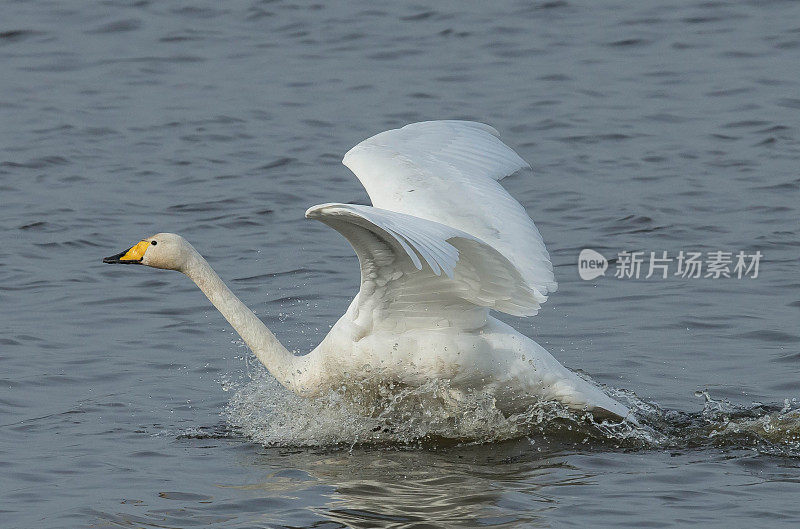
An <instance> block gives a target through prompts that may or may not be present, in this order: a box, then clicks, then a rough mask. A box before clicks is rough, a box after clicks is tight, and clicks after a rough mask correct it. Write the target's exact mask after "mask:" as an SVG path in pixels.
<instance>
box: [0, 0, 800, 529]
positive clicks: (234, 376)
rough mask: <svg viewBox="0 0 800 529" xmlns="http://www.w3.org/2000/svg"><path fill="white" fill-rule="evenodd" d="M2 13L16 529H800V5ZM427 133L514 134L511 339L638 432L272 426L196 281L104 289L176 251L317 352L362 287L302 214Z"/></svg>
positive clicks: (289, 404)
mask: <svg viewBox="0 0 800 529" xmlns="http://www.w3.org/2000/svg"><path fill="white" fill-rule="evenodd" d="M2 13H3V15H2V17H1V18H0V64H2V74H1V75H0V229H2V235H0V237H1V239H0V241H1V244H0V526H2V527H4V528H5V527H13V528H17V527H19V528H23V527H24V528H28V527H42V528H45V527H47V528H49V527H197V526H204V527H225V528H232V527H316V528H326V529H327V528H336V527H346V526H350V527H364V528H366V527H393V528H394V527H454V526H461V527H475V526H491V527H587V526H603V527H624V526H628V527H726V528H732V527H752V526H754V525H755V526H762V527H763V526H769V527H797V524H798V523H800V505H799V504H798V502H797V498H798V493H800V410H798V403H797V402H796V398H797V397H799V396H800V332H799V331H798V320H799V318H798V317H799V316H800V273H798V272H800V270H799V269H798V268H799V267H798V250H800V236H799V235H798V219H800V200H799V199H800V172H799V171H798V167H800V135H799V134H800V3H797V2H791V1H785V2H782V1H766V2H755V1H752V2H739V3H729V2H705V1H704V2H694V1H684V2H671V3H663V2H656V1H642V2H636V3H631V2H602V3H600V2H576V1H571V0H570V1H566V2H565V1H546V2H538V1H537V2H507V3H506V2H499V3H492V4H491V6H489V5H488V4H487V3H484V2H474V3H463V2H438V3H436V4H435V7H422V6H418V5H412V4H404V3H374V2H366V1H364V2H343V3H335V4H333V3H331V4H325V3H307V2H294V3H290V2H281V1H275V2H268V1H267V2H258V1H252V0H248V1H241V2H239V1H236V2H225V3H218V2H210V1H208V2H191V3H190V2H182V1H175V2H149V1H146V0H145V1H137V2H133V1H131V2H126V1H117V0H112V1H105V2H99V3H79V2H52V1H50V2H45V1H26V2H21V1H16V2H6V3H4V5H3V8H2ZM442 118H457V119H472V120H478V121H483V122H486V123H489V124H491V125H493V126H494V127H496V128H497V129H498V130H500V132H501V133H502V135H503V139H504V140H505V141H506V142H507V143H508V144H509V145H510V146H511V147H513V148H514V149H516V150H517V151H518V152H519V153H520V155H521V156H522V157H523V158H525V159H526V160H528V161H530V162H531V164H532V166H533V171H532V172H530V173H525V172H523V173H519V174H517V175H514V176H512V177H510V178H508V179H507V180H506V181H505V186H506V187H507V189H509V190H510V191H511V193H512V194H513V195H514V196H515V197H516V198H517V199H518V200H520V202H521V203H522V204H523V205H524V206H525V207H526V208H527V209H528V211H529V212H530V214H531V216H532V217H533V219H534V220H535V221H536V223H537V225H538V227H539V229H540V230H541V232H542V235H543V237H544V239H545V241H546V243H547V245H548V248H549V250H550V253H551V256H552V260H553V263H554V265H555V270H556V279H557V280H558V281H559V290H558V292H557V293H555V294H554V295H552V296H551V298H550V300H549V301H548V303H547V304H545V305H544V306H543V308H542V310H541V312H540V314H539V315H538V316H536V317H534V318H529V319H513V318H508V319H507V321H509V322H511V323H513V324H514V325H515V326H517V328H519V329H520V330H521V331H523V332H524V333H525V334H527V335H529V336H531V337H532V338H534V339H535V340H537V341H538V342H539V343H541V344H542V345H543V346H545V347H546V348H547V349H549V350H550V351H551V352H552V353H553V354H554V355H555V356H556V357H557V358H558V359H559V360H560V361H561V362H562V363H564V364H565V365H566V366H568V367H570V368H573V369H580V370H582V371H583V372H585V373H586V374H588V375H589V376H591V377H592V378H593V379H594V380H596V381H597V382H599V383H602V384H605V385H606V386H607V387H608V388H609V391H611V392H612V393H614V394H616V395H617V396H618V397H619V398H620V399H622V400H624V401H626V402H629V403H631V405H632V406H634V407H635V408H636V409H637V410H638V412H639V415H640V417H641V419H642V422H643V424H644V426H643V427H642V428H641V429H631V428H629V429H614V428H608V427H599V426H588V425H586V424H584V423H582V422H581V421H580V420H577V419H570V418H569V417H561V418H550V419H548V417H545V418H544V419H543V420H539V419H538V418H536V417H529V418H528V420H527V422H525V424H523V425H522V426H520V425H516V426H514V428H518V430H514V429H513V428H512V429H510V430H508V429H507V430H503V428H509V425H508V424H502V421H500V422H493V421H497V419H496V418H494V419H493V418H491V417H489V416H487V417H486V418H485V425H484V426H481V424H480V421H481V420H484V419H482V418H481V417H482V416H480V415H476V416H475V417H477V421H478V423H477V425H478V427H477V429H475V424H473V425H472V426H473V429H474V431H475V432H476V433H475V434H474V435H473V436H472V438H471V439H469V438H465V439H461V440H460V441H452V440H451V441H444V440H441V439H440V440H438V441H437V440H436V436H430V435H427V434H426V432H430V431H432V430H431V429H432V426H435V425H432V424H431V423H430V422H427V423H426V422H425V420H417V419H418V417H413V418H412V419H414V420H411V421H407V422H405V423H401V424H399V425H398V424H395V425H394V426H392V425H389V426H388V427H387V428H389V430H386V429H384V430H381V428H382V427H383V426H385V425H380V424H379V425H377V427H376V425H375V424H374V422H370V421H369V420H366V419H364V418H359V417H353V416H348V414H347V410H345V409H344V408H342V407H341V405H340V404H337V403H335V402H328V403H327V404H324V403H323V405H321V404H309V403H306V402H303V401H300V400H299V399H296V398H294V397H292V396H290V395H287V394H286V392H285V391H284V390H282V389H280V388H279V387H278V386H277V384H276V383H275V382H274V381H272V379H271V378H270V377H269V376H267V375H265V373H264V371H263V369H261V368H260V367H259V366H258V365H257V363H256V362H255V360H254V359H253V358H252V357H251V355H250V354H249V352H248V350H247V349H246V348H245V346H244V345H243V344H242V343H241V341H240V340H239V339H238V337H237V336H236V335H234V334H233V333H232V330H231V329H230V327H229V326H228V325H227V323H226V322H225V321H224V320H223V319H222V317H221V316H220V315H219V314H218V313H217V312H216V311H215V310H214V309H213V307H211V306H210V305H209V304H208V302H207V301H206V299H205V298H204V297H203V295H202V294H201V293H200V292H199V291H198V290H197V289H196V288H195V287H194V285H192V284H191V283H190V282H189V281H188V280H187V279H186V278H185V277H183V276H181V275H180V274H175V273H173V272H163V271H158V270H151V269H145V268H143V267H141V268H138V267H110V266H106V265H103V264H102V263H101V258H102V257H104V256H107V255H111V254H114V253H116V252H118V251H120V250H122V249H124V248H127V247H128V246H129V245H130V244H132V243H134V242H136V241H138V240H139V239H140V238H142V237H144V236H147V235H150V234H153V233H156V232H159V231H173V232H177V233H180V234H182V235H184V236H185V237H186V238H187V239H188V240H190V241H191V242H192V243H193V244H194V245H195V246H196V247H197V249H198V250H199V251H200V252H201V253H202V254H203V255H204V256H205V257H206V258H207V259H208V260H209V262H210V263H211V264H212V265H213V266H214V267H215V268H216V270H217V271H218V272H219V274H220V275H221V276H222V277H223V278H224V279H225V280H226V281H228V283H229V284H230V286H231V288H232V289H233V290H234V291H235V292H236V293H237V294H238V295H240V296H241V297H242V299H243V300H244V301H245V302H246V303H247V304H248V305H249V306H250V307H252V308H253V309H254V310H255V311H256V312H257V313H258V314H259V315H260V316H261V317H262V318H263V319H264V321H265V322H266V323H267V324H268V325H269V326H270V327H271V328H272V329H273V330H274V331H275V333H276V334H277V335H278V337H279V338H281V339H282V340H283V341H284V343H285V344H286V345H287V346H288V347H289V348H290V349H296V350H297V351H300V352H305V351H308V350H310V349H311V348H313V347H314V346H315V345H316V343H318V341H319V340H320V339H321V337H322V336H323V335H324V333H325V332H326V331H327V329H328V328H329V326H330V325H331V324H332V323H333V322H335V321H336V319H337V318H338V317H339V315H340V314H341V313H342V312H343V311H344V310H345V308H346V307H347V305H348V303H349V301H350V299H351V298H352V296H353V295H354V294H355V292H356V291H357V288H358V268H357V261H356V259H355V256H354V255H353V253H352V250H351V249H350V248H349V246H348V245H347V244H346V242H345V241H344V239H342V238H341V237H339V236H338V235H337V234H335V233H334V232H333V231H332V230H330V229H329V228H327V227H325V226H323V225H322V224H318V223H315V222H312V221H306V220H305V219H304V218H303V213H304V212H305V210H306V208H307V207H309V206H311V205H314V204H317V203H321V202H332V201H340V202H348V201H354V202H361V203H367V200H368V199H367V196H366V193H365V192H364V191H363V189H362V188H361V187H360V185H359V183H358V181H357V180H356V179H355V177H353V176H352V175H351V174H350V173H349V171H348V170H347V169H346V168H345V167H344V166H342V165H341V164H340V160H341V156H342V155H343V154H344V152H346V151H347V149H349V148H350V147H351V146H352V145H354V144H356V143H357V142H359V141H361V140H362V139H364V138H366V137H368V136H371V135H372V134H375V133H377V132H380V131H382V130H385V129H389V128H395V127H398V126H402V125H404V124H406V123H409V122H414V121H421V120H427V119H442ZM583 248H593V249H595V250H597V251H599V252H601V253H603V254H604V255H605V256H606V257H609V258H611V257H614V256H616V255H617V254H618V253H619V252H622V251H643V252H646V253H647V254H648V255H649V252H650V251H654V252H661V251H668V252H669V254H670V255H673V256H674V255H677V253H678V252H679V251H681V250H683V251H700V252H713V251H729V252H734V253H736V252H739V251H745V252H747V253H753V252H755V251H760V252H761V253H762V254H763V256H764V257H763V259H762V260H761V262H760V269H759V275H758V277H757V278H752V277H748V278H742V279H737V278H730V279H725V278H720V279H713V278H707V279H706V278H699V279H688V278H682V277H680V276H674V275H673V274H670V276H669V277H668V278H667V279H661V278H657V277H651V278H650V279H639V280H636V279H619V278H615V277H614V273H613V272H614V268H615V266H616V265H615V263H612V264H611V265H610V268H609V270H608V271H607V273H606V276H605V277H600V278H597V279H595V280H593V281H583V280H581V279H580V278H579V277H578V269H577V256H578V253H579V252H580V250H581V249H583ZM439 427H440V430H441V425H439ZM392 428H394V429H393V430H392ZM481 428H483V431H481ZM386 431H389V433H387V434H385V435H383V437H381V436H380V435H378V434H376V432H386ZM498 432H499V433H498ZM504 432H505V433H504ZM506 434H507V435H506ZM466 437H469V436H466Z"/></svg>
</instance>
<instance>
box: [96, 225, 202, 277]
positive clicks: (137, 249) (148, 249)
mask: <svg viewBox="0 0 800 529" xmlns="http://www.w3.org/2000/svg"><path fill="white" fill-rule="evenodd" d="M194 253H195V251H194V248H192V245H191V244H189V243H188V242H186V239H184V238H183V237H181V236H180V235H176V234H174V233H157V234H155V235H153V236H152V237H147V238H145V239H142V240H141V241H139V242H138V243H136V244H134V245H133V246H131V247H130V248H128V249H127V250H125V251H123V252H120V253H118V254H117V255H112V256H111V257H106V258H105V259H103V262H104V263H107V264H143V265H146V266H152V267H153V268H163V269H165V270H178V271H183V270H184V268H185V267H186V264H187V263H188V259H189V258H190V257H191V256H192V255H193V254H194Z"/></svg>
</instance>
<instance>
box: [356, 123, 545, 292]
mask: <svg viewBox="0 0 800 529" xmlns="http://www.w3.org/2000/svg"><path fill="white" fill-rule="evenodd" d="M343 163H344V164H345V165H346V166H347V167H348V168H350V170H351V171H353V173H354V174H355V175H356V176H357V177H358V179H359V180H360V181H361V183H362V185H363V186H364V188H366V190H367V193H368V194H369V197H370V199H371V200H372V204H373V205H374V206H375V207H378V208H382V209H385V210H390V211H396V212H399V213H405V214H407V215H413V216H414V217H419V218H422V219H427V220H430V221H434V222H438V223H440V224H444V225H446V226H451V227H453V228H456V229H457V230H460V231H462V232H464V233H468V234H470V235H473V236H475V237H477V238H478V239H480V240H482V241H483V242H485V243H487V244H488V245H489V246H491V247H493V248H494V249H495V250H497V251H498V252H500V253H501V254H502V255H503V256H505V257H506V258H507V259H508V261H510V262H511V263H512V264H513V265H514V266H515V267H516V269H517V271H518V272H519V275H521V276H522V278H523V280H524V283H525V284H527V285H528V286H530V287H531V288H533V289H535V290H536V291H537V292H538V293H539V294H541V295H542V296H544V295H546V294H548V293H549V292H554V291H555V290H556V288H557V287H558V285H557V283H556V281H555V278H554V276H553V266H552V264H551V263H550V255H549V254H548V253H547V249H546V248H545V245H544V241H542V236H541V235H540V234H539V230H538V229H536V226H535V225H534V224H533V221H532V220H531V219H530V217H528V214H527V213H526V212H525V208H523V207H522V206H521V205H520V203H519V202H517V201H516V200H514V198H512V197H511V195H509V194H508V192H507V191H506V190H505V189H503V187H502V186H501V185H500V183H499V182H498V180H501V179H502V178H503V177H505V176H507V175H509V174H512V173H514V172H516V171H518V170H520V169H522V168H526V167H529V165H528V164H527V163H526V162H525V160H523V159H522V158H520V157H519V156H518V155H517V153H515V152H514V151H513V150H511V149H510V148H509V147H508V146H506V145H505V144H504V143H503V142H502V141H500V139H499V138H498V133H497V131H496V130H495V129H493V128H492V127H490V126H488V125H484V124H482V123H474V122H470V121H425V122H422V123H412V124H411V125H406V126H405V127H403V128H401V129H395V130H389V131H386V132H382V133H380V134H378V135H376V136H373V137H371V138H369V139H367V140H364V141H362V142H361V143H359V144H358V145H356V146H355V147H353V148H352V149H350V151H349V152H348V153H347V154H346V155H345V157H344V160H343Z"/></svg>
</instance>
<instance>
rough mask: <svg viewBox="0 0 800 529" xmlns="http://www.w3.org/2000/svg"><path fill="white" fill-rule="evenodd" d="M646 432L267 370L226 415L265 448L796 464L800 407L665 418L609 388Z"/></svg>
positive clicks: (480, 399)
mask: <svg viewBox="0 0 800 529" xmlns="http://www.w3.org/2000/svg"><path fill="white" fill-rule="evenodd" d="M606 390H607V391H608V392H609V394H611V395H612V396H613V397H614V398H616V399H618V400H620V401H621V402H623V403H625V404H627V405H628V407H629V408H630V409H632V410H633V411H634V413H635V415H636V417H637V418H638V420H639V423H640V424H638V425H637V424H633V423H631V422H627V421H626V422H622V423H613V422H608V421H598V420H596V419H595V418H594V417H592V415H591V414H589V413H583V414H580V413H576V412H574V411H571V410H569V409H567V408H565V407H564V406H561V405H560V404H557V403H553V402H539V403H537V404H536V405H534V406H531V407H530V408H528V409H527V410H525V411H524V412H522V413H518V414H514V415H510V416H506V415H504V414H503V413H502V412H500V410H499V409H498V408H497V406H496V403H495V401H494V398H493V397H491V396H490V395H487V394H484V393H481V392H474V393H470V394H468V395H467V396H466V397H465V398H458V399H456V398H454V397H453V394H452V392H451V391H450V388H449V387H448V384H447V382H446V381H432V382H430V383H428V384H425V385H423V386H420V387H414V388H410V387H390V386H380V387H370V388H363V391H361V390H359V391H353V390H352V389H350V390H348V389H347V388H342V389H341V390H340V391H334V392H331V393H329V394H327V395H325V396H322V397H319V398H315V399H304V398H301V397H298V396H296V395H294V394H293V393H291V392H289V391H286V390H285V389H284V388H282V387H281V386H280V385H279V384H278V383H277V382H276V381H275V379H274V378H272V377H271V376H270V375H269V374H268V373H267V372H266V371H265V370H263V369H260V368H259V369H257V370H256V371H255V372H254V373H251V378H250V380H249V381H247V382H244V383H243V384H241V386H240V387H239V388H238V390H237V391H235V394H234V395H233V397H232V398H231V400H230V402H229V403H228V406H227V407H226V410H225V412H224V413H225V416H226V419H227V422H228V424H229V425H230V426H231V427H232V428H234V429H235V430H236V431H237V432H239V433H240V434H241V435H243V436H244V437H246V438H248V439H250V440H252V441H254V442H257V443H260V444H263V445H265V446H283V447H286V446H292V447H348V446H349V447H353V446H356V445H372V446H400V447H437V446H448V445H454V444H477V443H491V442H497V441H503V440H507V439H515V438H521V437H527V438H528V439H529V440H530V441H531V442H532V443H533V444H534V445H535V446H537V447H540V448H544V447H551V448H552V447H553V446H554V445H557V446H559V447H562V448H566V447H582V448H583V447H588V448H611V449H634V450H636V449H658V448H660V449H694V448H703V447H715V448H724V449H753V450H757V451H759V452H762V453H769V454H780V455H783V456H791V457H800V407H798V405H797V403H796V402H789V401H786V402H785V403H784V405H783V406H782V407H781V406H764V405H761V404H755V405H753V406H751V407H740V406H736V405H733V404H731V403H730V402H727V401H725V400H714V399H713V398H712V397H711V396H710V395H709V394H708V393H707V392H700V393H698V396H702V397H703V398H704V399H705V400H704V405H703V409H702V410H701V411H699V412H696V413H685V412H680V411H676V410H664V409H662V408H660V407H659V406H658V405H657V404H656V403H653V402H647V401H644V400H642V399H640V398H639V397H637V396H636V395H635V394H634V393H632V392H629V391H625V390H621V389H616V388H606Z"/></svg>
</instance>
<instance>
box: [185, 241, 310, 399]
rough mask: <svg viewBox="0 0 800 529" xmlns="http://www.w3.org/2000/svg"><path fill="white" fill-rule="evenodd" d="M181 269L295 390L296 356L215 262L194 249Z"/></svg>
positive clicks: (266, 363) (259, 356) (275, 373)
mask: <svg viewBox="0 0 800 529" xmlns="http://www.w3.org/2000/svg"><path fill="white" fill-rule="evenodd" d="M191 254H192V255H190V256H189V257H188V258H187V260H186V264H185V266H184V267H183V269H182V270H181V271H182V272H183V273H184V274H186V275H187V276H189V278H190V279H191V280H192V281H194V282H195V284H196V285H197V286H198V287H200V290H202V291H203V294H205V295H206V297H207V298H208V299H209V301H211V303H213V304H214V306H215V307H216V308H217V310H219V311H220V313H222V315H223V316H225V319H226V320H228V322H229V323H230V324H231V325H232V326H233V328H234V329H235V330H236V332H237V333H239V336H241V337H242V340H244V342H245V343H246V344H247V346H248V347H250V350H252V351H253V353H255V355H256V357H257V358H258V359H259V360H260V361H261V363H262V364H264V366H266V368H267V369H268V370H269V372H270V373H272V375H273V376H274V377H275V378H276V379H278V382H280V383H281V384H283V385H284V386H286V387H287V388H290V389H294V388H293V386H294V382H295V380H294V379H295V378H296V377H295V374H296V370H295V369H293V367H294V364H295V363H296V362H295V360H296V357H295V356H294V355H293V354H292V353H290V352H289V351H288V350H287V349H286V348H285V347H284V346H283V345H282V344H281V343H280V342H279V341H278V339H277V338H276V337H275V335H274V334H272V332H271V331H270V330H269V329H268V328H267V326H266V325H264V322H262V321H261V320H260V319H259V318H258V316H256V315H255V314H253V311H251V310H250V309H249V308H247V305H245V304H244V303H242V302H241V300H239V298H237V297H236V295H235V294H234V293H233V292H231V290H230V289H229V288H228V287H227V286H226V285H225V283H223V282H222V279H220V277H219V276H218V275H217V273H216V272H214V269H213V268H211V265H209V264H208V262H207V261H206V260H205V259H203V257H202V256H201V255H200V254H199V253H197V251H196V250H194V248H192V249H191Z"/></svg>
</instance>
